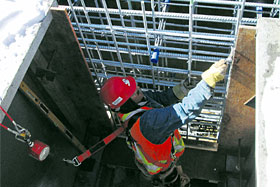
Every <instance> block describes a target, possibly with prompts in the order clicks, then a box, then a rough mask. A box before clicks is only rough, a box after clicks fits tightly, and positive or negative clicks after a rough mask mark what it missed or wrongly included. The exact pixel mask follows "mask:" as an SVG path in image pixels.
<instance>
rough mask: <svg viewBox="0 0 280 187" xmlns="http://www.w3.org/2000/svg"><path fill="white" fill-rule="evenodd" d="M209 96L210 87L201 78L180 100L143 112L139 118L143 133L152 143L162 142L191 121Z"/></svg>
mask: <svg viewBox="0 0 280 187" xmlns="http://www.w3.org/2000/svg"><path fill="white" fill-rule="evenodd" d="M210 97H211V88H210V86H209V85H208V84H207V83H206V82H205V81H203V80H202V81H200V82H199V83H198V84H197V85H196V87H195V88H193V89H192V90H191V91H190V92H189V94H188V96H186V97H184V99H183V100H182V101H181V102H179V103H177V104H174V105H171V106H169V107H165V108H159V109H152V110H149V111H147V112H145V113H144V114H143V115H142V116H141V118H140V128H141V131H142V133H143V135H144V136H145V137H146V138H147V139H148V140H149V141H151V142H152V143H156V144H159V143H163V142H164V141H165V140H166V139H167V137H168V136H169V135H170V134H171V133H172V132H173V131H174V130H175V129H178V128H179V127H181V126H182V125H184V124H185V123H187V122H189V121H192V120H193V119H194V118H195V117H196V116H197V115H198V114H199V113H200V111H201V108H202V107H203V105H204V104H205V102H206V101H207V100H208V99H209V98H210Z"/></svg>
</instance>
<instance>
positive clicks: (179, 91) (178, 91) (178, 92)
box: [172, 78, 191, 100]
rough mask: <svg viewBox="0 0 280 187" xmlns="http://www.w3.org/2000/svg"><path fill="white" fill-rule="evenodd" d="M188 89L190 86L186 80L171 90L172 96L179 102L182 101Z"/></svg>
mask: <svg viewBox="0 0 280 187" xmlns="http://www.w3.org/2000/svg"><path fill="white" fill-rule="evenodd" d="M190 89H191V84H190V83H189V81H188V78H187V79H185V80H183V81H181V82H180V84H178V85H176V86H174V87H173V88H172V90H173V93H174V95H175V96H176V97H177V98H178V99H180V100H182V99H183V98H184V97H185V96H186V95H188V93H189V91H190Z"/></svg>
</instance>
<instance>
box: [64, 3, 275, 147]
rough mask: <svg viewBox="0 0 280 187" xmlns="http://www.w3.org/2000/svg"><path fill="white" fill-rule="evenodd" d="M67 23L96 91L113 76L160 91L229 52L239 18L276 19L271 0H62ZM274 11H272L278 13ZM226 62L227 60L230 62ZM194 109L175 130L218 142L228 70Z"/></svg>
mask: <svg viewBox="0 0 280 187" xmlns="http://www.w3.org/2000/svg"><path fill="white" fill-rule="evenodd" d="M68 4H69V6H61V7H64V8H66V9H67V10H68V11H69V16H70V18H71V21H72V25H73V28H74V30H75V32H76V35H77V37H78V41H79V43H80V46H81V48H82V50H83V51H84V54H85V57H86V61H87V62H88V64H89V67H90V70H91V73H92V76H93V77H94V80H95V82H96V86H97V89H98V90H100V87H101V86H102V84H103V82H104V81H105V80H106V79H108V78H110V77H113V76H128V75H130V76H133V77H134V78H135V79H136V82H137V83H138V85H139V86H140V87H141V88H142V89H153V90H165V89H167V88H169V87H172V86H174V85H176V84H178V83H179V82H180V81H182V80H184V79H189V81H191V82H194V83H197V82H198V81H200V80H201V78H200V75H201V73H202V72H203V71H204V70H206V69H207V68H208V67H210V66H211V64H213V63H214V62H216V61H218V60H219V59H221V58H227V57H228V56H229V54H230V53H231V52H232V51H234V49H235V45H236V40H237V34H238V28H239V26H240V25H251V26H255V25H256V24H257V20H258V18H260V17H262V16H266V17H275V18H279V10H280V5H279V0H274V2H273V3H272V4H264V3H253V2H246V1H245V0H236V1H234V0H231V1H226V0H211V1H209V0H172V1H171V0H151V1H150V0H122V1H120V0H107V1H105V0H99V1H98V0H94V1H92V0H91V1H86V2H85V1H84V0H80V1H77V0H75V1H74V2H73V0H68ZM277 16H278V17H277ZM230 66H231V64H230ZM230 69H231V68H229V70H228V72H227V76H226V77H225V80H224V81H223V82H220V83H218V84H217V86H216V87H215V89H214V95H213V97H212V98H211V99H210V100H209V101H208V102H207V103H206V105H205V107H204V108H203V109H202V112H201V114H200V115H199V116H198V117H197V118H196V119H195V120H194V121H192V122H191V123H189V124H186V125H185V126H183V127H182V128H181V129H180V132H181V134H182V135H183V136H185V137H186V138H191V139H194V140H197V141H211V142H218V137H219V130H220V125H221V123H222V117H223V111H224V108H225V99H226V94H227V88H228V85H229V76H228V74H229V72H230Z"/></svg>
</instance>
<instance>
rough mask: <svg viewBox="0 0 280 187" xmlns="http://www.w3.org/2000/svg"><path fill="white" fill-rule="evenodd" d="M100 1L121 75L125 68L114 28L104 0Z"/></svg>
mask: <svg viewBox="0 0 280 187" xmlns="http://www.w3.org/2000/svg"><path fill="white" fill-rule="evenodd" d="M102 3H103V7H104V9H105V14H106V18H107V22H108V25H109V27H110V31H111V33H112V38H113V40H114V45H115V47H116V50H117V56H118V60H119V61H120V64H121V69H122V72H123V75H124V76H126V73H125V69H124V66H123V62H122V57H121V54H120V50H119V47H118V43H117V39H116V36H115V30H114V29H113V25H112V22H111V17H110V15H109V12H108V8H107V4H106V1H105V0H102Z"/></svg>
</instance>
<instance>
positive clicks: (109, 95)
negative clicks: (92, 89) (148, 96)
mask: <svg viewBox="0 0 280 187" xmlns="http://www.w3.org/2000/svg"><path fill="white" fill-rule="evenodd" d="M135 90H136V81H135V79H134V78H133V77H131V76H128V77H111V78H110V79H108V80H107V81H106V82H105V84H104V85H103V86H102V88H101V90H100V95H101V99H102V100H103V101H104V103H106V104H107V105H109V106H110V108H112V109H116V108H119V107H120V106H122V105H123V104H124V103H125V102H126V101H127V100H128V99H129V98H130V97H131V96H132V95H133V94H134V92H135Z"/></svg>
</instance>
